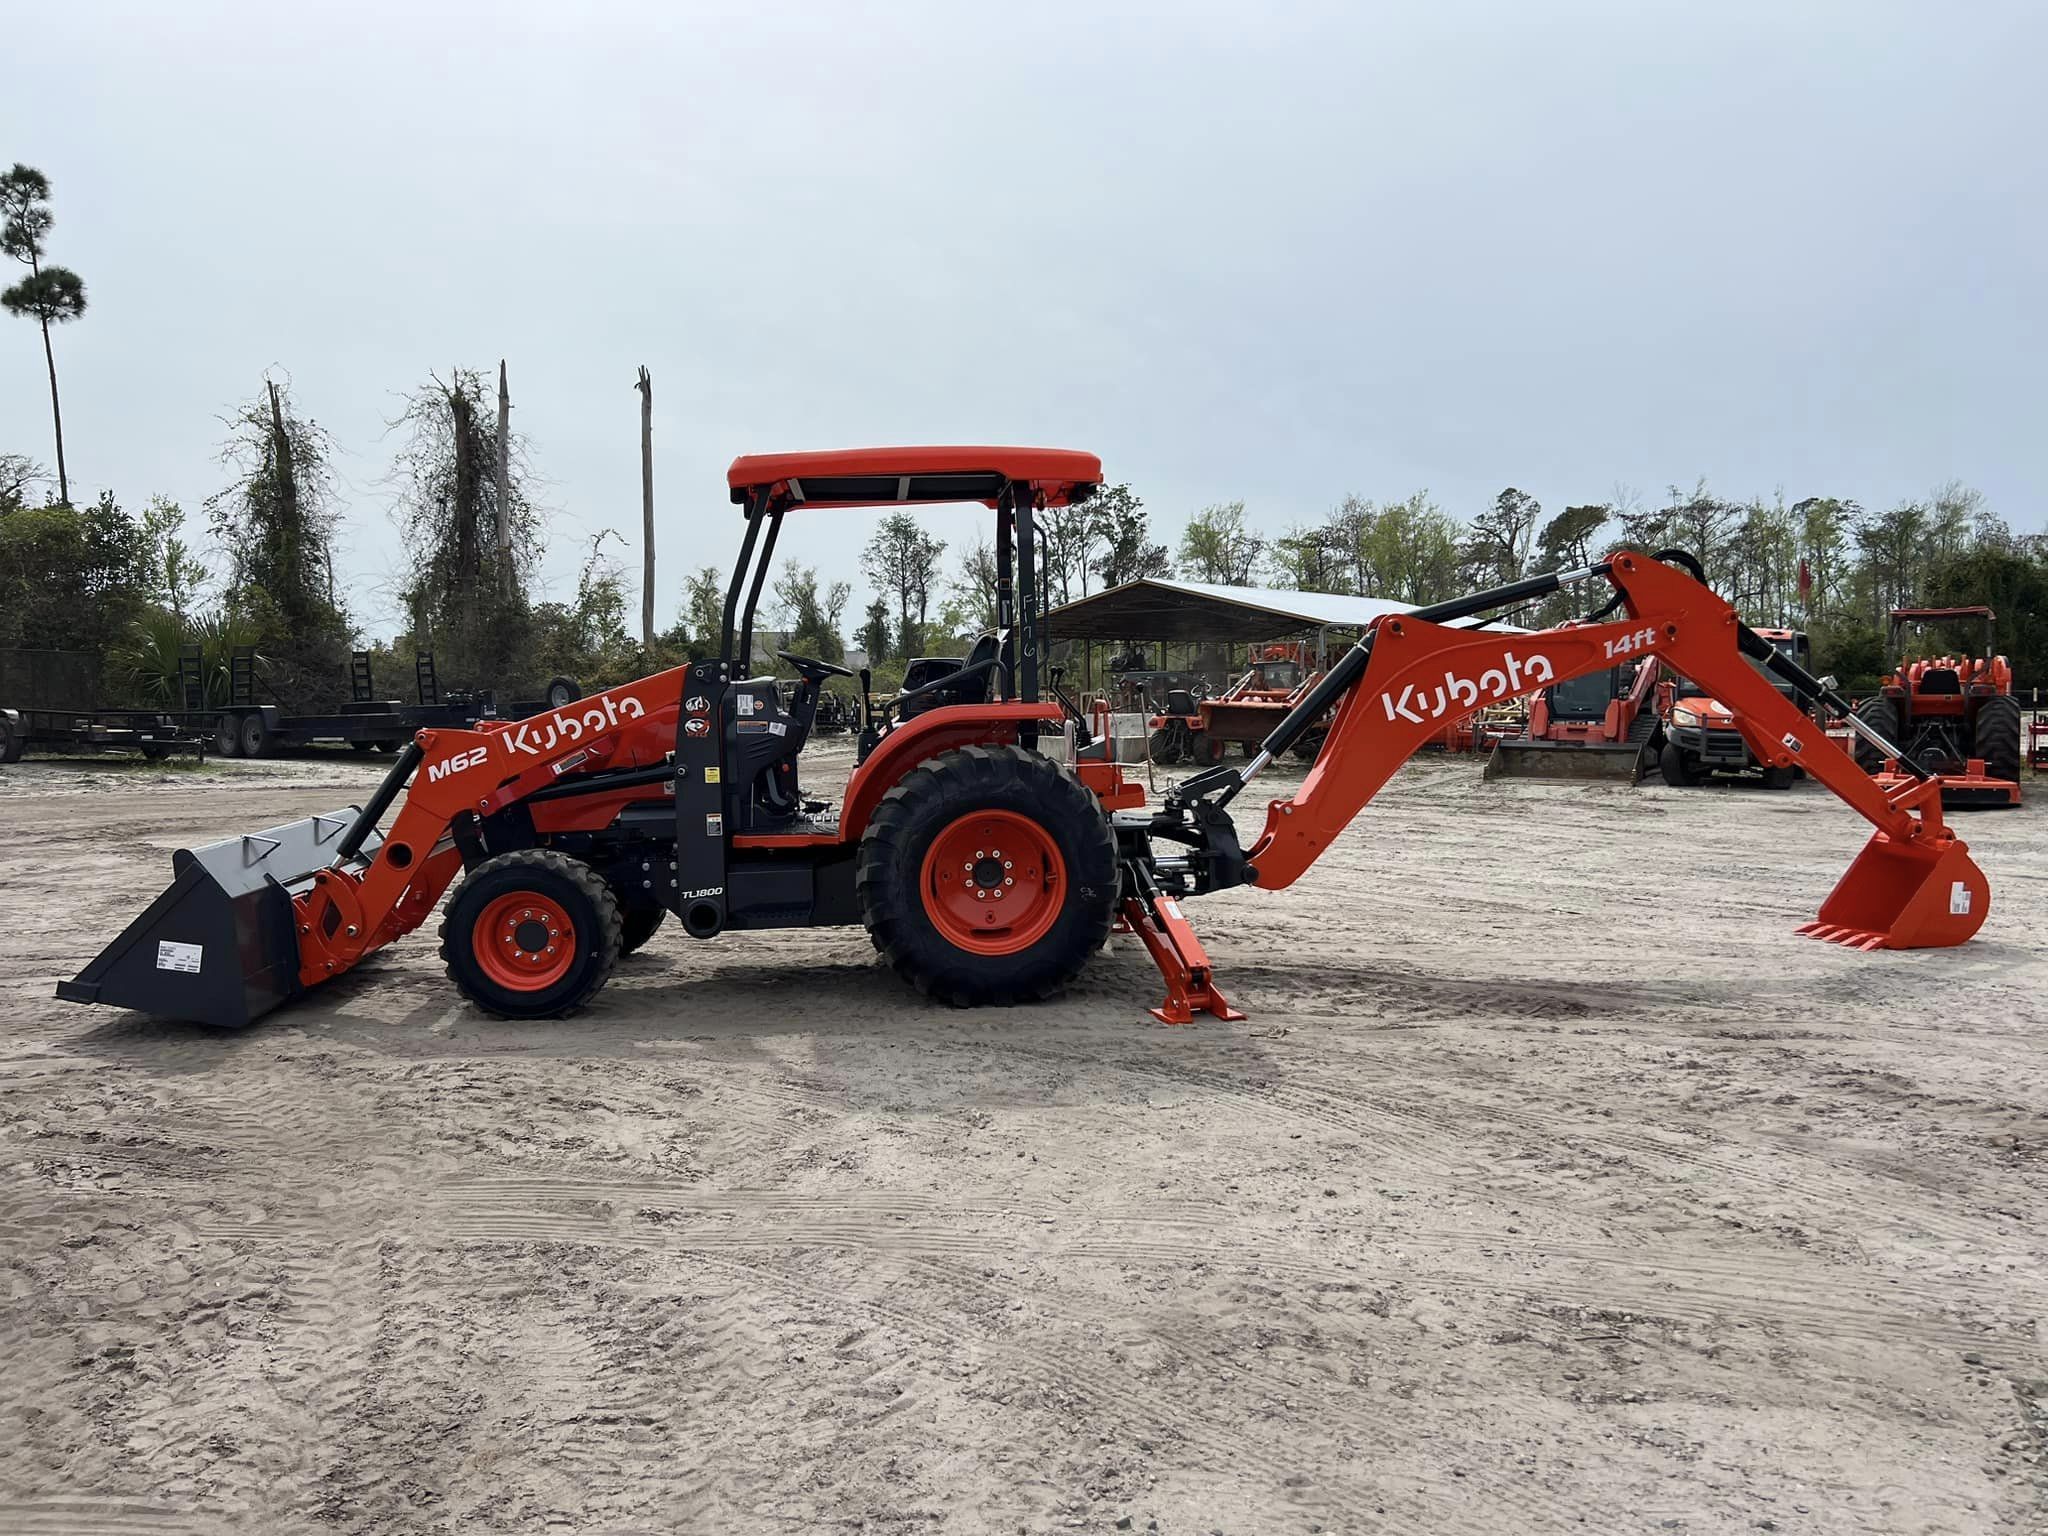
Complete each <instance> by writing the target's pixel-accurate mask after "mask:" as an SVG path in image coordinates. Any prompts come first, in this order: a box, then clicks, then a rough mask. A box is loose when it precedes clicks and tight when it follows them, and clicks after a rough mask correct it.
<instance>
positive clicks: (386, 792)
mask: <svg viewBox="0 0 2048 1536" xmlns="http://www.w3.org/2000/svg"><path fill="white" fill-rule="evenodd" d="M424 756H426V754H425V753H424V752H423V751H422V750H421V749H420V744H419V743H418V742H417V741H408V742H407V743H406V744H405V750H404V751H403V752H401V753H399V754H398V761H397V762H395V763H393V764H392V765H391V771H390V772H389V773H387V774H385V775H384V782H383V783H381V784H379V785H378V786H377V792H376V793H375V794H374V795H372V796H370V799H369V802H368V803H367V804H365V805H364V806H363V808H362V810H361V812H359V813H358V814H357V816H356V819H355V820H354V821H353V822H351V823H350V824H349V829H348V830H347V831H346V832H344V833H342V834H341V841H340V842H338V843H336V844H335V845H334V857H335V861H336V862H337V863H339V862H340V861H341V860H343V859H352V858H354V857H355V856H356V854H357V852H358V851H359V850H360V849H361V848H362V846H363V839H365V838H366V837H368V836H369V835H370V834H371V833H372V832H374V831H376V830H377V823H378V822H380V821H382V820H383V819H384V813H385V812H386V811H388V810H390V809H391V802H392V801H394V800H396V799H397V798H398V792H399V791H400V790H402V789H404V788H405V781H406V780H407V779H409V778H411V777H412V771H413V769H415V768H417V767H419V765H420V759H421V758H422V757H424Z"/></svg>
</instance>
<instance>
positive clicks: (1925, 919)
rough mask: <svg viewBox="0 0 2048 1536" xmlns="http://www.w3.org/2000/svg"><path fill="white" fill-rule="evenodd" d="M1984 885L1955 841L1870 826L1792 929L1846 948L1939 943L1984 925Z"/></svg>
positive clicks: (1958, 939)
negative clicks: (1814, 911) (1811, 911)
mask: <svg viewBox="0 0 2048 1536" xmlns="http://www.w3.org/2000/svg"><path fill="white" fill-rule="evenodd" d="M1990 907H1991V885H1990V882H1989V881H1987V880H1986V879H1985V878H1984V871H1982V870H1981V869H1979V868H1978V867H1977V865H1976V862H1975V861H1974V860H1973V859H1971V857H1970V850H1969V849H1968V848H1967V847H1966V846H1965V845H1964V844H1962V843H1960V842H1953V841H1952V842H1949V843H1947V844H1945V845H1940V846H1937V847H1935V848H1927V847H1923V846H1921V845H1920V844H1919V843H1917V842H1915V843H1899V842H1894V841H1893V840H1892V838H1891V837H1890V836H1888V835H1887V834H1885V833H1883V832H1877V833H1873V834H1872V835H1871V839H1870V841H1869V842H1868V843H1866V844H1864V845H1863V851H1862V852H1861V853H1859V854H1857V855H1856V862H1855V863H1853V864H1851V865H1850V866H1849V869H1848V872H1847V873H1846V874H1844V875H1843V876H1842V878H1841V879H1840V881H1838V882H1837V883H1836V885H1835V888H1834V890H1833V891H1831V892H1830V893H1829V895H1828V899H1827V900H1826V901H1824V902H1822V903H1821V905H1820V920H1819V921H1818V922H1813V923H1808V924H1807V925H1806V926H1805V927H1803V928H1801V929H1800V930H1799V931H1800V932H1801V933H1803V934H1805V935H1806V936H1807V937H1808V938H1814V939H1825V940H1826V941H1827V942H1828V943H1830V944H1846V945H1847V946H1849V947H1850V948H1851V949H1941V948H1944V947H1946V946H1948V945H1951V944H1961V943H1964V942H1966V941H1967V940H1968V939H1969V938H1970V936H1971V935H1972V934H1974V933H1975V932H1976V931H1977V930H1978V929H1979V928H1981V927H1982V926H1983V925H1984V916H1985V913H1986V912H1988V911H1989V910H1990Z"/></svg>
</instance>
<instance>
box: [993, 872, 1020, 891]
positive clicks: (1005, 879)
mask: <svg viewBox="0 0 2048 1536" xmlns="http://www.w3.org/2000/svg"><path fill="white" fill-rule="evenodd" d="M1016 883H1017V882H1016V881H1014V880H1012V879H1011V878H1010V877H1009V876H1008V875H1005V876H1003V884H1005V885H1015V884H1016ZM996 894H997V895H1001V894H1002V893H1001V892H1000V891H998V892H997V893H996Z"/></svg>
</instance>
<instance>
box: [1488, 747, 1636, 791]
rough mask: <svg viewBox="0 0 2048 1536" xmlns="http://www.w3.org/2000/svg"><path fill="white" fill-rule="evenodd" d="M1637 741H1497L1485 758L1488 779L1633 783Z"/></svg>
mask: <svg viewBox="0 0 2048 1536" xmlns="http://www.w3.org/2000/svg"><path fill="white" fill-rule="evenodd" d="M1643 761H1644V753H1643V746H1642V743H1640V742H1600V743H1597V744H1586V743H1581V742H1572V741H1527V740H1523V741H1497V742H1495V743H1494V746H1493V755H1492V756H1490V757H1488V758H1487V760H1486V771H1485V774H1484V775H1483V776H1484V777H1485V778H1489V779H1608V780H1612V781H1613V782H1615V783H1619V784H1633V783H1635V782H1636V780H1637V779H1638V778H1640V777H1641V776H1642V769H1643Z"/></svg>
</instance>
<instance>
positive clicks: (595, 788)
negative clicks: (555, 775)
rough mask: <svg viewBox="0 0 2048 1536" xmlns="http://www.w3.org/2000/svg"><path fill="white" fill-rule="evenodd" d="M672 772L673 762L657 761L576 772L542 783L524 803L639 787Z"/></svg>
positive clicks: (660, 781) (665, 780) (667, 777)
mask: <svg viewBox="0 0 2048 1536" xmlns="http://www.w3.org/2000/svg"><path fill="white" fill-rule="evenodd" d="M675 776H676V765H675V764H674V763H656V764H655V765H654V766H653V767H652V768H620V769H615V770H614V771H613V772H611V773H587V774H579V775H577V776H575V777H573V778H566V779H557V780H555V782H554V783H552V784H544V785H542V786H541V787H540V788H539V789H536V790H535V791H534V792H533V793H532V794H530V795H528V796H527V797H526V803H527V804H528V805H531V804H532V803H533V802H534V801H536V800H569V799H573V798H574V797H576V796H577V795H599V794H603V793H605V792H606V791H607V790H613V789H638V788H639V787H640V786H641V785H643V784H666V783H668V782H669V781H670V780H671V779H673V778H674V777H675Z"/></svg>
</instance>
